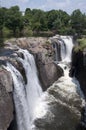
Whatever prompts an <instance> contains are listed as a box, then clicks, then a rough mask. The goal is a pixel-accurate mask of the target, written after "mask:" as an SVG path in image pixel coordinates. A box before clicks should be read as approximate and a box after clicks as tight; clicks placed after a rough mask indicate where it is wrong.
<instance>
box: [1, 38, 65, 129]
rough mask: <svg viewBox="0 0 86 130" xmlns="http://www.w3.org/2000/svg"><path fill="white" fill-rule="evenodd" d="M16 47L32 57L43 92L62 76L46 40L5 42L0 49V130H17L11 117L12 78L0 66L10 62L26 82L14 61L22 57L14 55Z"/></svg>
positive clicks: (25, 39)
mask: <svg viewBox="0 0 86 130" xmlns="http://www.w3.org/2000/svg"><path fill="white" fill-rule="evenodd" d="M17 46H19V47H20V48H23V49H27V50H29V51H30V53H32V54H33V55H34V57H35V59H36V63H37V67H38V75H39V77H40V82H41V84H42V86H43V90H46V89H47V88H48V87H49V86H50V85H51V84H52V83H53V82H54V81H56V80H57V79H58V78H59V77H60V76H62V74H63V72H62V69H61V68H59V67H57V66H56V65H55V64H54V63H53V55H54V50H53V48H52V45H51V44H50V43H49V41H48V39H47V38H20V39H13V40H11V41H7V42H6V43H5V47H4V48H1V49H0V130H7V129H8V130H17V129H16V128H14V124H15V123H16V122H15V121H14V120H15V119H14V118H15V117H14V116H13V113H14V110H15V108H14V105H13V100H12V91H13V83H12V76H11V74H10V73H9V72H7V71H6V70H4V69H3V68H2V65H4V64H6V62H7V61H10V62H11V63H12V64H13V65H14V66H15V67H16V68H17V69H18V70H19V71H20V72H21V73H22V75H23V77H24V79H25V82H27V81H26V77H25V71H24V69H23V67H22V65H21V64H20V63H18V62H17V61H16V58H17V57H18V56H19V57H22V54H21V53H17V54H16V52H17V50H18V47H17ZM14 115H15V114H14Z"/></svg>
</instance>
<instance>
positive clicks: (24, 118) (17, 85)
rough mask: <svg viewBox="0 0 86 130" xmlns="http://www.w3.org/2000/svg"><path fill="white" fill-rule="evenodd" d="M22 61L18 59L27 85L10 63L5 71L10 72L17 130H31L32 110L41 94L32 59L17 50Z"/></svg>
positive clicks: (33, 114)
mask: <svg viewBox="0 0 86 130" xmlns="http://www.w3.org/2000/svg"><path fill="white" fill-rule="evenodd" d="M19 53H22V54H23V56H24V59H22V58H18V60H19V61H20V62H21V63H22V65H23V68H24V70H25V74H26V78H27V84H25V83H24V80H23V77H22V75H21V74H20V72H19V71H18V70H17V69H16V68H15V67H14V66H13V65H11V64H10V63H7V67H5V69H7V70H8V71H10V72H11V74H12V77H13V83H14V91H13V97H14V102H15V108H16V115H17V124H18V130H31V127H32V121H33V118H34V116H35V114H36V113H35V112H34V109H35V107H36V105H37V101H38V98H39V97H40V96H41V94H42V89H41V86H40V83H39V79H38V76H37V69H36V65H35V61H34V57H33V56H32V55H31V54H30V53H29V52H28V51H27V50H23V49H19Z"/></svg>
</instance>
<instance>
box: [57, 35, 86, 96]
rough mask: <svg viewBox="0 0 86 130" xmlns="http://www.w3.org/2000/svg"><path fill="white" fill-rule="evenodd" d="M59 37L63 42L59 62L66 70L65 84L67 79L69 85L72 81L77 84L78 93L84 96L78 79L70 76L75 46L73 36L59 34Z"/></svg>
mask: <svg viewBox="0 0 86 130" xmlns="http://www.w3.org/2000/svg"><path fill="white" fill-rule="evenodd" d="M57 37H58V36H57ZM55 38H56V37H55ZM59 38H60V41H59V39H57V40H58V41H59V42H60V44H61V48H60V49H61V51H60V52H61V61H60V62H58V61H57V63H58V65H59V66H60V67H61V68H62V69H63V71H64V76H63V77H64V78H63V80H64V84H65V81H66V82H68V84H69V85H71V84H72V83H73V84H75V86H77V88H75V89H76V90H77V91H78V93H79V94H80V95H81V97H83V98H84V96H83V93H82V91H81V89H80V84H79V82H78V80H77V79H76V78H75V77H73V78H71V77H69V70H70V68H69V66H68V64H69V63H70V62H71V54H72V49H73V46H74V44H73V40H72V37H71V36H59ZM65 47H66V48H65ZM65 49H66V50H65ZM57 51H58V50H57ZM65 87H66V86H65ZM69 89H71V88H69Z"/></svg>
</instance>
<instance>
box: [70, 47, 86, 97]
mask: <svg viewBox="0 0 86 130" xmlns="http://www.w3.org/2000/svg"><path fill="white" fill-rule="evenodd" d="M71 70H72V73H73V74H74V75H75V76H76V77H77V79H78V80H79V82H80V86H81V89H82V90H83V93H84V94H85V97H86V49H84V50H83V51H73V53H72V69H71Z"/></svg>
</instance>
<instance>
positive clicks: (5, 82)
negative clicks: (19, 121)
mask: <svg viewBox="0 0 86 130" xmlns="http://www.w3.org/2000/svg"><path fill="white" fill-rule="evenodd" d="M12 87H13V86H12V77H11V75H10V73H8V72H7V71H5V70H4V69H2V68H0V130H7V128H8V127H9V126H10V124H11V122H12V120H13V101H12V96H11V94H10V93H11V92H12Z"/></svg>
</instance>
